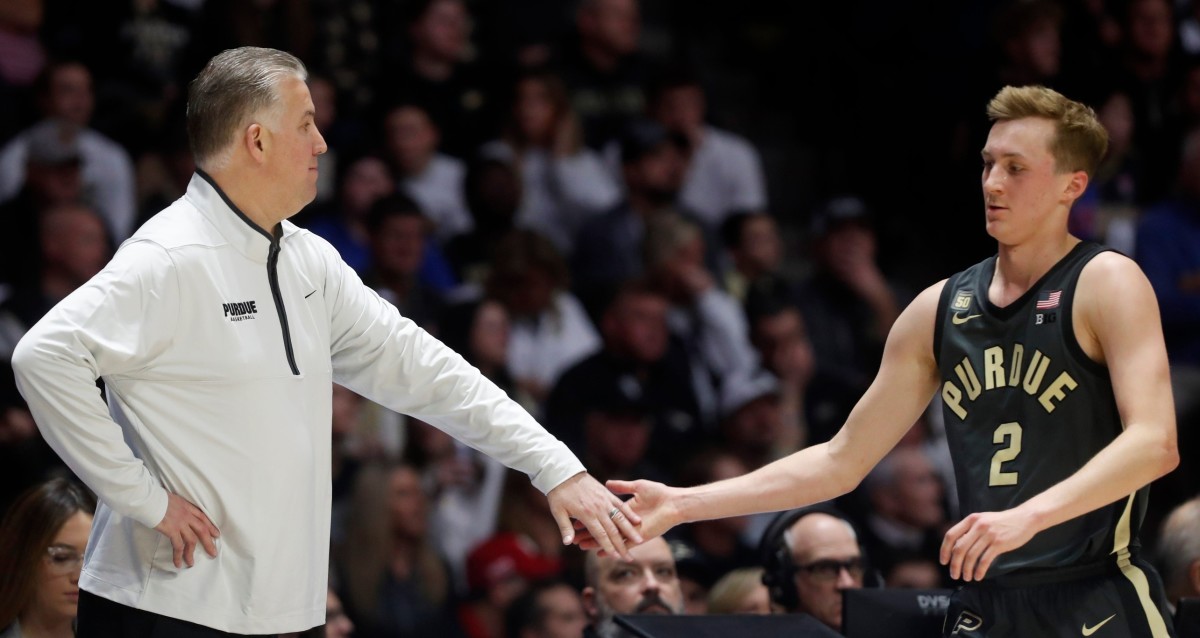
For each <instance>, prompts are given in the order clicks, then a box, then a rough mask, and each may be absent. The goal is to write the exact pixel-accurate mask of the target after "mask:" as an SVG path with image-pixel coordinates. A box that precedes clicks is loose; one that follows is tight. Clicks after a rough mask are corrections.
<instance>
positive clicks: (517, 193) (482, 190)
mask: <svg viewBox="0 0 1200 638" xmlns="http://www.w3.org/2000/svg"><path fill="white" fill-rule="evenodd" d="M463 187H464V188H465V189H466V198H467V207H468V208H469V209H470V211H471V219H472V220H474V225H473V227H472V229H471V231H470V232H467V233H463V234H462V235H458V236H457V237H455V238H453V239H451V240H450V241H449V242H448V243H447V244H446V257H447V258H448V259H449V260H450V263H451V265H452V266H453V268H454V272H455V274H456V275H457V276H458V279H459V280H460V281H461V282H462V284H463V286H462V289H461V290H460V291H455V295H456V296H457V295H459V294H460V293H461V294H464V295H467V296H469V295H470V294H479V292H480V291H481V290H482V289H483V286H484V283H485V282H486V281H487V278H488V273H489V272H490V271H491V264H492V260H493V259H494V257H495V256H494V255H493V254H492V253H493V252H494V250H495V247H496V238H498V237H504V236H505V235H507V234H509V232H511V231H512V230H513V229H514V228H516V221H515V220H516V218H517V209H518V208H520V206H521V200H522V197H523V196H522V192H521V188H522V186H521V178H520V176H519V175H517V170H516V168H515V167H513V165H512V164H509V163H508V162H501V161H499V160H494V159H479V160H476V161H474V162H471V164H469V165H468V166H467V176H466V179H465V183H464V185H463Z"/></svg>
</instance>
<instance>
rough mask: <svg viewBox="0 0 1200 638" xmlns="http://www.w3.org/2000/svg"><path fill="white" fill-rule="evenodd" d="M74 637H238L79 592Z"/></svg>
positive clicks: (82, 591)
mask: <svg viewBox="0 0 1200 638" xmlns="http://www.w3.org/2000/svg"><path fill="white" fill-rule="evenodd" d="M78 614H79V615H78V621H79V622H78V628H77V630H76V632H75V637H76V638H225V637H226V636H241V635H242V634H231V633H227V632H224V631H218V630H216V629H212V628H211V627H205V626H203V625H197V624H195V623H190V622H187V621H184V620H179V619H177V618H168V617H167V616H163V615H160V614H156V613H153V612H149V611H143V610H141V609H134V608H133V607H127V606H125V605H122V604H120V603H114V602H113V601H111V600H108V599H107V598H101V597H100V596H97V595H95V594H91V593H88V592H86V591H84V590H82V589H81V590H79V612H78Z"/></svg>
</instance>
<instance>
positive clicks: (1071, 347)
mask: <svg viewBox="0 0 1200 638" xmlns="http://www.w3.org/2000/svg"><path fill="white" fill-rule="evenodd" d="M1104 250H1105V249H1104V248H1103V247H1101V246H1098V245H1096V244H1093V243H1089V242H1084V243H1080V244H1078V245H1077V246H1075V248H1074V249H1072V250H1071V252H1070V253H1069V254H1067V255H1066V256H1065V257H1063V258H1062V260H1060V261H1059V262H1058V263H1057V264H1055V265H1054V267H1053V268H1051V269H1050V271H1049V272H1047V273H1046V274H1045V276H1043V277H1042V278H1041V280H1039V281H1038V282H1037V283H1036V284H1035V285H1034V286H1033V287H1032V288H1030V289H1029V291H1028V292H1026V293H1025V294H1024V295H1022V296H1021V298H1019V299H1017V300H1016V301H1014V302H1013V303H1011V304H1009V305H1008V306H1005V307H1003V308H1000V307H998V306H996V305H995V304H993V303H992V302H991V301H989V300H988V286H989V285H990V284H991V281H992V275H993V273H994V272H995V268H996V257H991V258H989V259H986V260H984V261H982V262H980V263H979V264H976V265H975V266H972V267H971V268H969V269H967V270H965V271H963V272H961V273H959V274H957V275H955V276H953V277H951V278H950V279H949V280H947V282H946V287H945V288H944V289H943V290H942V295H941V299H940V301H939V303H938V314H937V322H936V327H935V337H934V354H935V356H936V357H937V362H938V369H939V371H940V375H941V381H942V386H941V397H942V400H943V403H944V408H943V413H944V416H945V421H946V434H947V437H948V440H949V443H950V451H951V456H952V457H953V459H954V472H955V477H956V480H957V483H958V494H959V500H960V502H961V506H962V507H961V509H962V514H963V516H966V515H968V514H971V513H974V512H989V511H1001V510H1007V509H1011V508H1013V507H1015V506H1017V505H1019V504H1021V503H1023V502H1025V501H1027V500H1029V499H1030V498H1031V497H1033V496H1035V495H1037V494H1039V493H1041V492H1044V491H1045V490H1047V489H1049V488H1050V487H1052V486H1054V485H1055V484H1057V483H1059V482H1061V481H1062V480H1063V479H1065V478H1067V477H1069V476H1071V475H1072V474H1074V473H1075V472H1076V471H1077V470H1079V468H1081V467H1083V465H1084V464H1085V463H1087V462H1088V461H1089V460H1090V459H1091V458H1092V457H1093V456H1095V455H1096V453H1097V452H1099V451H1100V450H1101V449H1103V448H1104V447H1105V446H1107V445H1108V444H1109V443H1110V442H1112V440H1113V439H1115V438H1116V437H1117V435H1119V434H1120V433H1121V429H1122V428H1121V419H1120V415H1119V413H1118V412H1117V403H1116V399H1115V398H1114V396H1113V389H1112V382H1111V380H1110V379H1109V376H1108V368H1107V367H1105V366H1104V365H1101V364H1099V363H1096V362H1095V361H1093V360H1091V359H1090V358H1088V356H1087V355H1086V354H1085V353H1084V352H1083V349H1082V348H1081V347H1080V346H1079V342H1078V341H1077V340H1076V338H1075V332H1074V328H1073V324H1072V321H1071V308H1072V304H1073V302H1074V300H1075V290H1076V283H1077V282H1078V281H1079V273H1080V271H1082V270H1083V267H1084V266H1085V265H1086V264H1087V263H1088V261H1090V260H1091V259H1092V258H1093V257H1095V256H1096V255H1097V254H1099V253H1101V252H1103V251H1104ZM1147 493H1148V488H1142V489H1141V490H1139V491H1138V492H1137V493H1135V494H1133V495H1130V497H1129V498H1125V499H1122V500H1120V501H1118V502H1116V503H1113V504H1111V505H1107V506H1104V507H1101V508H1100V509H1098V510H1095V511H1093V512H1090V513H1088V514H1085V515H1083V516H1080V517H1078V518H1075V519H1073V520H1070V521H1067V522H1065V523H1062V524H1060V525H1056V526H1054V527H1052V528H1049V529H1046V530H1044V531H1042V532H1040V533H1039V534H1037V535H1036V536H1034V537H1033V539H1032V540H1030V541H1029V543H1027V544H1025V545H1024V546H1023V547H1020V548H1018V549H1016V550H1013V551H1011V552H1006V553H1004V554H1002V555H1000V557H999V558H997V560H996V562H995V563H994V564H993V566H992V567H991V568H990V569H989V570H988V573H987V576H988V578H991V577H995V576H1000V575H1003V574H1005V573H1007V572H1012V571H1014V570H1018V569H1026V568H1052V567H1062V566H1067V565H1074V564H1078V563H1082V562H1090V561H1096V560H1100V559H1102V558H1103V557H1105V556H1109V555H1110V554H1121V555H1127V552H1126V551H1123V550H1126V549H1127V548H1129V547H1130V546H1132V545H1135V544H1136V542H1137V532H1138V528H1139V527H1140V526H1141V521H1142V517H1143V515H1144V513H1145V506H1146V496H1147ZM1112 560H1114V561H1115V560H1118V558H1117V557H1114V558H1113V559H1112Z"/></svg>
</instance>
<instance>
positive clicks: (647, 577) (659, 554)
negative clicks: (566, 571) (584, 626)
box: [583, 538, 683, 629]
mask: <svg viewBox="0 0 1200 638" xmlns="http://www.w3.org/2000/svg"><path fill="white" fill-rule="evenodd" d="M629 552H630V554H632V555H633V562H626V561H624V560H622V559H621V558H619V557H616V558H614V557H598V558H596V560H597V566H596V571H597V574H596V582H595V584H594V585H589V586H588V587H586V588H584V590H583V606H584V609H585V610H587V613H588V618H589V620H591V622H592V624H593V625H595V626H597V628H598V629H599V628H600V627H601V626H604V625H608V626H611V625H612V617H613V616H614V615H616V614H678V613H681V612H682V611H683V592H682V591H681V590H680V588H679V576H678V575H677V574H676V573H675V558H674V557H672V556H671V548H670V547H669V546H668V545H667V542H666V541H664V540H663V539H661V538H656V539H654V540H651V541H647V542H645V543H643V544H641V545H638V546H636V547H634V548H633V549H631V550H629Z"/></svg>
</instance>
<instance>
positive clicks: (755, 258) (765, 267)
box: [737, 215, 783, 272]
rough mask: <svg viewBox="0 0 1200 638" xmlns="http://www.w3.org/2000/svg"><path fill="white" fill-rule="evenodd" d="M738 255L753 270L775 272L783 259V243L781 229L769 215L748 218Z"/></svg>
mask: <svg viewBox="0 0 1200 638" xmlns="http://www.w3.org/2000/svg"><path fill="white" fill-rule="evenodd" d="M737 256H738V257H739V258H740V259H741V260H744V261H745V262H746V266H745V267H746V268H748V269H750V270H752V271H760V272H775V271H777V270H779V265H780V263H781V262H782V260H783V243H782V242H781V241H780V240H779V229H778V228H777V227H776V226H775V220H774V219H772V218H771V216H769V215H755V216H754V217H751V218H750V219H748V220H746V225H745V226H744V227H743V229H742V241H741V243H740V244H738V247H737Z"/></svg>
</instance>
